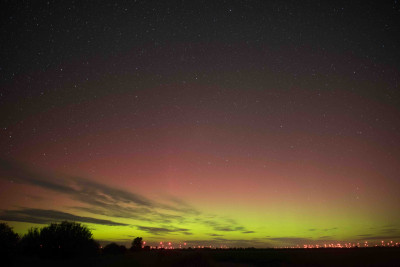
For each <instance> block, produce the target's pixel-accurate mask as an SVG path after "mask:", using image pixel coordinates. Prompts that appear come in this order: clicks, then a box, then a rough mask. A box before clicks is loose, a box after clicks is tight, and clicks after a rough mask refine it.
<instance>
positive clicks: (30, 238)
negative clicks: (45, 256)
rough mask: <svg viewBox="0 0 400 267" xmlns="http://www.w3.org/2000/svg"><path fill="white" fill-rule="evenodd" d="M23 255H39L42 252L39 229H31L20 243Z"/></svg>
mask: <svg viewBox="0 0 400 267" xmlns="http://www.w3.org/2000/svg"><path fill="white" fill-rule="evenodd" d="M19 248H20V250H21V252H22V253H24V254H28V255H39V254H40V250H41V240H40V231H39V229H38V228H31V229H29V230H28V233H27V234H25V235H24V236H23V237H22V239H21V241H20V242H19Z"/></svg>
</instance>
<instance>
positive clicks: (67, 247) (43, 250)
mask: <svg viewBox="0 0 400 267" xmlns="http://www.w3.org/2000/svg"><path fill="white" fill-rule="evenodd" d="M141 249H142V238H141V237H137V238H135V239H134V240H133V241H132V247H131V250H132V251H138V250H141ZM127 250H128V249H127V248H126V247H125V246H120V245H118V244H116V243H111V244H108V245H107V246H105V247H104V248H103V249H101V247H100V245H99V243H98V242H96V241H95V240H94V239H93V235H92V232H91V231H90V230H89V228H87V227H86V226H84V225H82V224H80V223H77V222H68V221H64V222H61V223H51V224H50V225H48V226H45V227H43V228H40V229H39V228H31V229H29V231H28V233H26V234H25V235H23V236H22V237H20V236H19V235H18V234H16V233H15V232H14V231H13V229H12V228H11V227H10V226H8V225H7V224H6V223H0V255H1V256H2V257H13V256H18V255H28V256H38V257H43V258H71V257H87V256H93V255H97V254H100V253H103V254H121V253H125V252H126V251H127Z"/></svg>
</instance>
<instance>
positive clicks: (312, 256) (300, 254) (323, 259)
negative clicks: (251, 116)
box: [11, 248, 400, 267]
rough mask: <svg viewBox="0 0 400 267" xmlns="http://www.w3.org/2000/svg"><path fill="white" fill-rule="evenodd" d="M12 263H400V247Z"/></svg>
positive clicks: (184, 253)
mask: <svg viewBox="0 0 400 267" xmlns="http://www.w3.org/2000/svg"><path fill="white" fill-rule="evenodd" d="M11 266H28V267H30V266H57V267H63V266H100V267H101V266H400V249H399V248H358V249H357V248H356V249H293V250H284V249H281V250H274V249H263V250H261V249H259V250H164V251H142V252H135V253H127V254H125V255H115V256H111V255H108V256H105V255H103V256H97V257H93V258H86V259H70V260H43V259H37V258H17V259H14V260H13V262H12V263H11Z"/></svg>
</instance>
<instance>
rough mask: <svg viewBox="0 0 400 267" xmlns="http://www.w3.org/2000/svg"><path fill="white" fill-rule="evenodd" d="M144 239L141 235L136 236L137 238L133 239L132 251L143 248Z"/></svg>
mask: <svg viewBox="0 0 400 267" xmlns="http://www.w3.org/2000/svg"><path fill="white" fill-rule="evenodd" d="M142 240H143V238H141V237H136V238H135V239H133V241H132V247H131V250H132V251H138V250H141V249H142V244H143V241H142Z"/></svg>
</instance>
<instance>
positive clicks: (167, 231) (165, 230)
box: [137, 226, 191, 235]
mask: <svg viewBox="0 0 400 267" xmlns="http://www.w3.org/2000/svg"><path fill="white" fill-rule="evenodd" d="M137 228H138V229H139V230H141V231H145V232H148V233H151V234H154V235H160V234H170V233H177V232H178V233H183V234H185V235H191V233H190V232H189V229H186V228H176V227H170V228H164V227H151V226H137Z"/></svg>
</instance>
